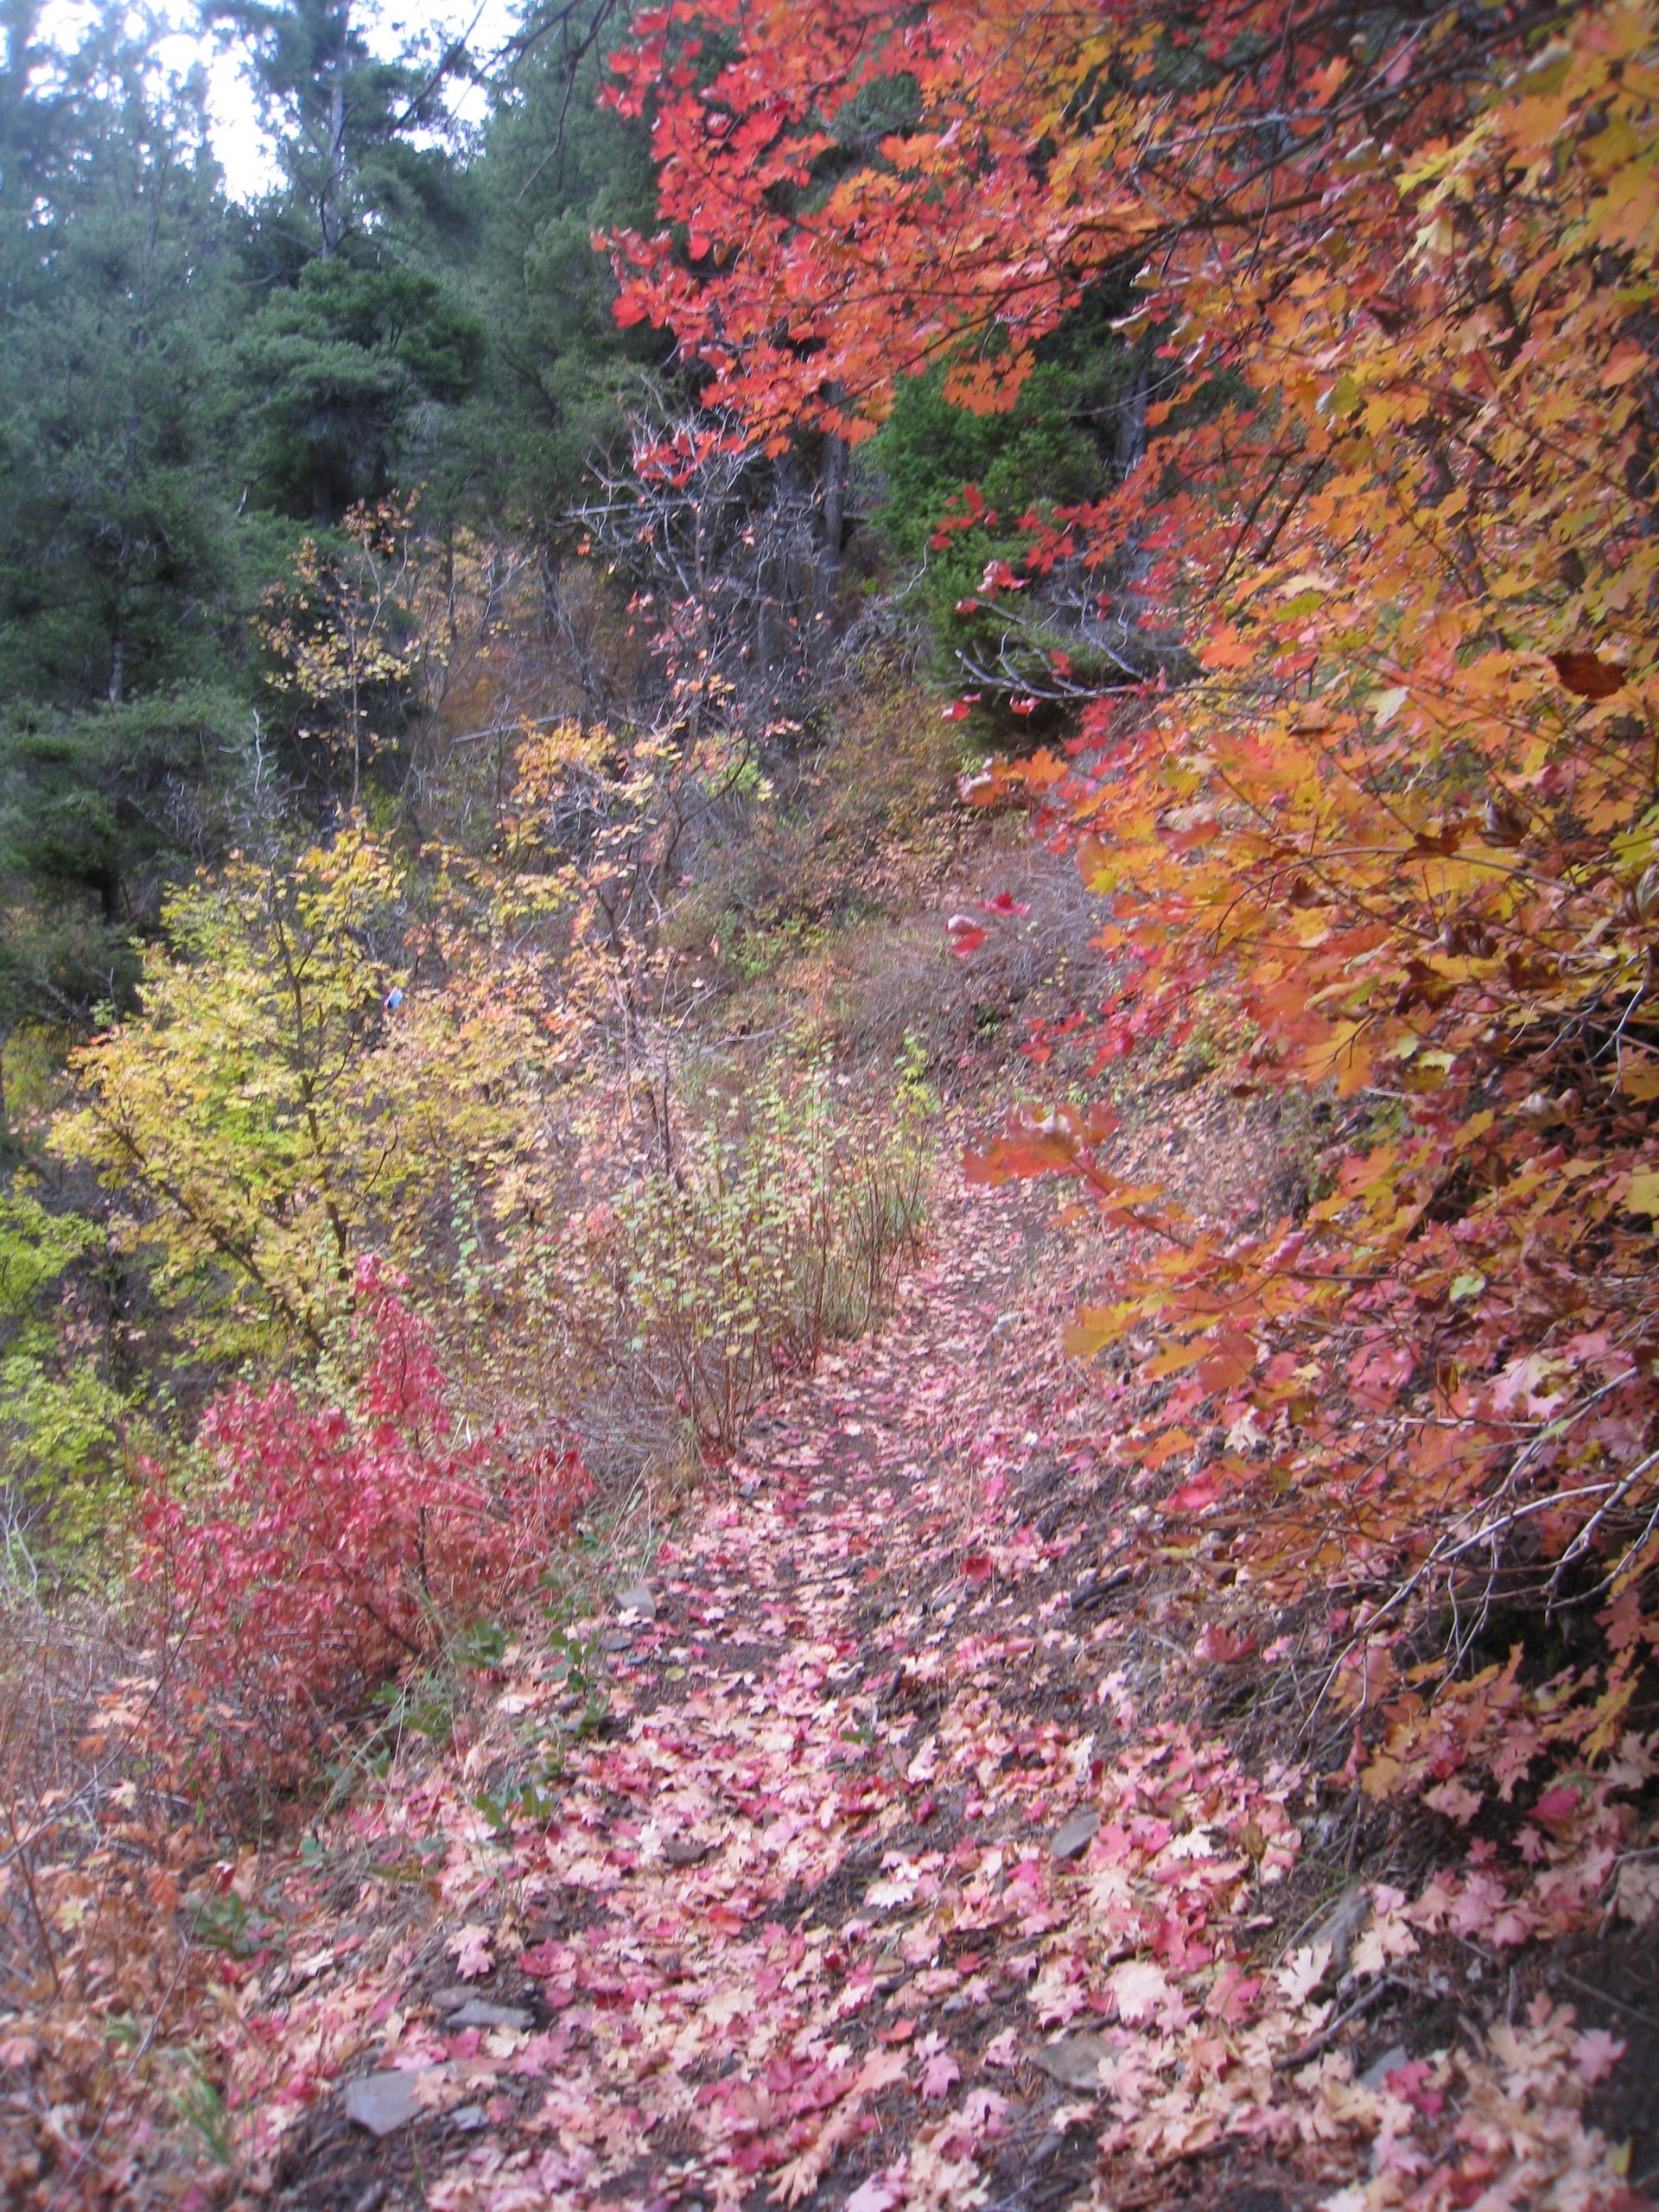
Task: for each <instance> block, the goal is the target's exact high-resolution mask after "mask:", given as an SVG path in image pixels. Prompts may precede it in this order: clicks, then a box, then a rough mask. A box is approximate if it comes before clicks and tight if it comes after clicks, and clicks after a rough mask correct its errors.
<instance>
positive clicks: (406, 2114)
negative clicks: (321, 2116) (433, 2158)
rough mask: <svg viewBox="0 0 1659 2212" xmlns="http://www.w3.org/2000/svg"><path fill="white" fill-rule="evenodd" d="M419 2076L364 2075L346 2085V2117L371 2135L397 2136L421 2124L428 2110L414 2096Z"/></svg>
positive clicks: (397, 2073)
mask: <svg viewBox="0 0 1659 2212" xmlns="http://www.w3.org/2000/svg"><path fill="white" fill-rule="evenodd" d="M420 2078H421V2077H420V2075H418V2074H408V2073H403V2072H398V2071H395V2070H394V2071H392V2072H390V2073H385V2074H365V2075H360V2076H359V2079H358V2080H356V2081H355V2082H347V2083H346V2119H347V2120H355V2121H356V2122H357V2124H358V2126H359V2127H366V2128H367V2129H368V2131H369V2133H370V2134H371V2135H395V2134H396V2133H397V2130H398V2129H399V2128H400V2127H407V2126H409V2123H410V2120H418V2119H419V2118H420V2117H421V2115H422V2113H423V2112H424V2111H425V2109H426V2107H425V2106H424V2105H423V2104H421V2103H420V2102H419V2101H418V2100H417V2099H416V2094H415V2085H416V2082H418V2081H419V2080H420Z"/></svg>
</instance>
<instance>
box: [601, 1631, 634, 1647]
mask: <svg viewBox="0 0 1659 2212" xmlns="http://www.w3.org/2000/svg"><path fill="white" fill-rule="evenodd" d="M632 1642H633V1631H632V1630H631V1629H626V1628H607V1629H606V1630H602V1631H601V1636H600V1639H599V1648H600V1649H601V1651H626V1649H627V1648H628V1646H629V1645H630V1644H631V1643H632Z"/></svg>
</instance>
